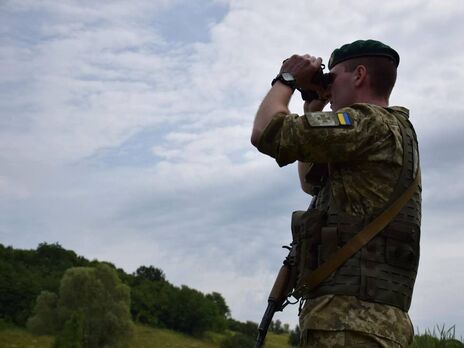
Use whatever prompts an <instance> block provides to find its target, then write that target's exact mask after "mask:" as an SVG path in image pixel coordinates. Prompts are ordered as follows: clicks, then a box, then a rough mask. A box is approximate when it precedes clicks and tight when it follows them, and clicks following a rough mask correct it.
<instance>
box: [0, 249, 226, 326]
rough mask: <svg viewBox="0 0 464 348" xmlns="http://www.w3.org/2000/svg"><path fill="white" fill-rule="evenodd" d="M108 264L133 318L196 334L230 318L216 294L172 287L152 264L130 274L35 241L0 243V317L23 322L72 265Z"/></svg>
mask: <svg viewBox="0 0 464 348" xmlns="http://www.w3.org/2000/svg"><path fill="white" fill-rule="evenodd" d="M100 264H106V265H109V266H110V267H112V268H113V269H114V270H115V271H116V272H117V275H118V276H119V278H120V279H121V281H122V282H123V283H124V284H126V285H127V286H128V287H129V288H130V313H131V315H132V318H133V320H134V321H136V322H139V323H143V324H147V325H150V326H155V327H162V328H169V329H173V330H177V331H181V332H185V333H188V334H194V335H201V334H202V333H203V332H205V331H207V330H213V331H214V330H222V329H224V328H226V326H227V325H228V323H229V322H230V321H231V318H230V311H229V308H228V306H227V304H226V301H225V300H224V298H223V297H222V296H221V294H219V293H217V292H213V293H211V294H203V293H201V292H200V291H197V290H195V289H192V288H189V287H187V286H181V287H176V286H174V285H172V284H171V283H169V282H168V281H167V280H166V278H165V275H164V273H163V272H162V271H161V270H160V269H158V268H155V267H153V266H148V267H147V266H141V267H139V268H138V269H137V271H136V272H134V273H133V274H128V273H126V272H124V270H122V269H118V268H116V267H114V265H112V264H109V263H107V262H99V261H96V260H93V261H89V260H87V259H85V258H84V257H82V256H78V255H76V253H75V252H73V251H71V250H66V249H64V248H62V247H61V246H60V245H59V244H47V243H42V244H40V245H39V246H38V247H37V249H36V250H19V249H14V248H12V247H6V246H4V245H2V244H0V318H1V319H3V320H4V321H6V322H11V323H13V324H15V325H18V326H25V325H26V323H27V320H28V318H30V317H31V316H32V315H33V309H34V306H35V304H36V300H37V297H38V296H39V295H40V293H41V292H43V291H47V292H49V293H54V294H58V293H59V287H60V282H61V279H62V277H63V275H64V273H65V271H66V270H68V269H69V268H72V267H97V266H98V265H100Z"/></svg>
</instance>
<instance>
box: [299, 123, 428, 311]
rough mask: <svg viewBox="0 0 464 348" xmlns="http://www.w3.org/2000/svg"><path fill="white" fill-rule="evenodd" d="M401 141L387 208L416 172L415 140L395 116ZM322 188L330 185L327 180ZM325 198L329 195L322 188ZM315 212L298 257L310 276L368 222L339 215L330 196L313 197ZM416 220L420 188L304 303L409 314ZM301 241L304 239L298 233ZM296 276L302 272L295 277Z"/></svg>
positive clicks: (415, 265)
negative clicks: (315, 223) (351, 300)
mask: <svg viewBox="0 0 464 348" xmlns="http://www.w3.org/2000/svg"><path fill="white" fill-rule="evenodd" d="M397 118H398V121H399V123H400V129H401V135H402V138H403V167H402V170H401V174H400V177H399V180H398V182H397V184H396V187H395V189H394V191H393V194H392V195H391V198H390V201H389V202H388V203H387V204H386V206H385V207H388V206H389V205H390V204H391V202H393V201H394V200H395V199H397V198H398V197H399V196H400V195H401V194H402V193H403V192H404V191H405V190H406V189H407V188H408V187H409V185H411V183H412V182H413V181H414V179H415V175H416V174H417V169H418V166H419V156H418V145H417V138H416V134H415V132H414V129H413V127H412V125H411V124H410V122H409V120H408V119H407V117H403V116H397ZM325 185H330V176H329V179H328V181H327V182H326V184H325ZM324 188H325V189H324V192H331V190H330V187H329V189H327V187H324ZM316 207H317V209H318V210H319V211H322V212H324V213H323V214H321V215H322V216H323V218H322V222H321V228H320V229H319V230H318V232H316V235H314V234H313V235H307V234H306V237H304V238H303V239H304V242H303V244H304V246H303V249H304V251H303V250H301V252H304V253H305V254H306V255H305V256H304V257H303V258H304V259H305V261H304V263H305V267H309V269H311V270H314V269H316V268H318V267H319V266H320V265H321V264H323V263H324V262H325V261H326V260H327V258H328V257H329V256H330V255H331V254H332V253H333V252H334V251H336V250H337V248H339V247H342V246H343V245H344V244H346V243H347V242H348V241H349V240H350V239H351V238H352V237H353V236H354V235H356V234H357V233H358V232H359V231H361V229H362V228H363V227H364V226H365V225H367V224H368V223H369V222H370V221H372V220H373V219H374V218H375V217H376V216H377V215H379V213H381V211H380V212H378V213H375V214H372V216H363V217H358V216H350V215H347V214H344V213H341V212H340V211H338V208H337V206H336V203H335V202H334V200H333V198H332V196H331V194H329V195H326V196H325V197H318V201H317V204H316ZM420 220H421V187H420V185H419V186H418V188H417V189H416V191H415V193H414V195H413V197H412V198H411V199H410V200H409V201H408V202H407V203H406V204H405V205H404V206H403V208H402V209H401V211H400V213H399V214H398V215H397V216H396V217H395V218H394V219H393V220H392V221H391V222H390V223H389V224H388V226H387V227H386V228H384V229H383V230H382V231H381V232H380V233H379V234H377V236H376V237H374V238H373V239H372V240H371V241H370V242H369V243H367V244H366V245H365V246H364V247H363V248H362V249H361V250H360V251H358V252H357V253H356V254H355V255H354V256H353V257H351V258H350V259H348V260H347V261H346V262H345V263H344V264H343V265H342V266H340V267H339V268H338V269H337V271H335V272H334V273H332V275H331V276H330V277H329V278H327V279H326V280H325V281H324V282H322V283H321V284H320V285H319V286H318V287H316V288H315V289H314V290H312V291H310V292H308V293H306V294H305V296H304V297H305V298H309V299H310V298H315V297H319V296H322V295H328V294H336V295H351V296H356V297H357V298H359V299H361V300H365V301H370V302H378V303H382V304H387V305H392V306H396V307H398V308H401V309H402V310H404V311H408V310H409V307H410V305H411V297H412V292H413V287H414V282H415V279H416V275H417V268H418V264H419V239H420ZM303 235H304V233H303ZM299 276H301V269H300V275H299Z"/></svg>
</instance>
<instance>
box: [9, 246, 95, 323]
mask: <svg viewBox="0 0 464 348" xmlns="http://www.w3.org/2000/svg"><path fill="white" fill-rule="evenodd" d="M87 264H88V261H87V260H85V259H84V258H82V257H79V256H77V255H76V254H75V253H74V252H73V251H69V250H65V249H63V248H62V247H61V246H60V245H59V244H57V243H55V244H46V243H42V244H39V246H38V247H37V250H18V249H13V248H12V247H5V246H3V245H2V244H0V308H1V311H0V318H3V319H4V320H6V321H8V322H11V323H14V324H16V325H20V326H23V325H25V324H26V320H27V318H29V317H30V315H31V313H32V310H33V308H34V303H35V300H36V298H37V296H38V295H39V294H40V293H41V291H43V290H48V291H51V292H54V293H57V292H58V287H59V283H60V279H61V277H62V276H63V274H64V272H65V271H66V269H68V268H69V267H73V266H85V265H87Z"/></svg>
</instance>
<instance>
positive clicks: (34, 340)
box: [0, 325, 464, 348]
mask: <svg viewBox="0 0 464 348" xmlns="http://www.w3.org/2000/svg"><path fill="white" fill-rule="evenodd" d="M135 333H136V334H135V338H134V340H133V341H132V343H131V345H130V348H219V342H221V340H222V339H224V337H225V334H218V333H209V334H207V335H206V336H205V337H204V338H203V339H198V338H193V337H191V336H188V335H184V334H181V333H179V332H175V331H171V330H165V329H154V328H151V327H148V326H142V325H136V330H135ZM287 340H288V336H287V335H276V334H274V333H268V335H267V342H266V345H265V348H290V346H289V345H288V343H287ZM53 341H54V338H53V337H50V336H35V335H32V334H31V333H29V332H28V331H27V330H25V329H22V328H16V327H7V328H2V329H0V348H51V347H52V344H53ZM429 347H430V348H438V347H440V348H441V347H443V348H462V347H464V344H463V343H462V342H460V341H458V340H455V339H454V335H451V334H450V332H449V331H444V330H442V331H441V332H435V331H434V332H427V333H425V334H423V335H421V336H416V338H415V342H414V345H413V348H429Z"/></svg>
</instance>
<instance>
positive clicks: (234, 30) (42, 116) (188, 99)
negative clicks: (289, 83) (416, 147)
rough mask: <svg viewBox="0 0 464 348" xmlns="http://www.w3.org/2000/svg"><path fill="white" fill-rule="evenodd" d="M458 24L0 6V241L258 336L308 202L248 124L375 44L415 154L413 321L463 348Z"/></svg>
mask: <svg viewBox="0 0 464 348" xmlns="http://www.w3.org/2000/svg"><path fill="white" fill-rule="evenodd" d="M462 18H464V2H462V1H461V0H447V1H438V0H437V1H426V0H420V1H418V0H411V1H407V2H406V1H403V0H390V1H388V2H373V1H367V0H356V1H335V0H332V1H327V0H325V1H319V0H313V1H306V0H293V1H285V0H256V1H245V0H218V1H208V0H195V1H192V0H169V1H168V0H147V1H142V0H140V1H138V0H134V1H109V0H104V1H103V0H102V1H84V0H83V1H67V0H63V1H55V0H43V1H38V0H14V1H8V0H0V40H1V45H0V242H1V243H3V244H5V245H12V246H14V247H16V248H36V246H37V244H38V243H40V242H48V243H54V242H58V243H60V244H61V245H62V246H63V247H65V248H68V249H73V250H75V251H76V252H77V253H78V254H80V255H83V256H85V257H87V258H90V259H93V258H97V259H99V260H107V261H111V262H113V263H114V264H116V265H117V266H118V267H122V268H124V270H126V271H127V272H133V271H134V270H135V269H136V268H137V267H138V266H140V265H154V266H156V267H159V268H161V269H162V270H163V271H164V272H165V273H166V275H167V278H168V280H169V281H171V282H172V283H174V284H176V285H181V284H186V285H188V286H190V287H194V288H196V289H199V290H201V291H204V292H211V291H218V292H220V293H222V294H223V295H224V297H225V298H226V301H227V303H228V304H229V306H230V307H231V310H232V316H233V317H234V318H236V319H239V320H253V321H256V322H257V321H259V320H260V317H261V315H262V312H263V310H264V308H265V305H266V300H267V295H268V291H269V289H270V287H271V286H272V283H273V279H274V276H275V273H276V272H277V270H278V269H279V268H280V265H281V261H282V259H283V258H284V256H285V254H286V253H285V251H284V250H283V249H281V245H283V244H287V243H288V242H289V241H290V231H289V225H290V214H291V212H292V211H293V210H302V209H305V208H306V207H307V205H308V203H309V199H310V196H308V195H306V194H305V193H303V192H302V191H301V190H300V189H299V184H298V179H297V172H296V166H295V165H289V166H287V167H285V168H282V169H280V168H279V167H278V166H277V164H276V163H275V162H274V161H273V160H272V159H271V158H268V157H265V156H264V155H261V154H260V153H258V152H257V150H255V149H254V148H253V147H252V146H251V144H250V142H249V136H250V130H251V124H252V121H253V118H254V114H255V112H256V109H257V107H258V105H259V103H260V101H261V99H262V97H263V96H264V94H265V93H266V92H267V90H268V88H269V84H270V81H271V80H272V78H273V77H274V76H275V75H276V73H277V72H278V70H279V68H280V63H281V62H282V60H283V59H284V58H286V57H288V56H290V55H291V54H293V53H299V54H303V53H310V54H313V55H318V56H321V57H323V58H325V61H327V59H328V57H329V55H330V53H331V51H332V50H333V49H334V48H336V47H339V46H341V45H342V44H344V43H347V42H351V41H354V40H357V39H368V38H374V39H378V40H382V41H384V42H385V43H387V44H389V45H391V46H392V47H394V48H395V49H396V50H397V51H398V52H399V53H400V56H401V63H400V66H399V78H398V81H397V86H396V88H395V90H394V92H393V95H392V98H391V100H390V101H391V104H393V105H404V106H407V107H409V108H410V109H411V120H412V121H413V123H414V124H415V126H416V130H417V133H418V136H419V142H420V146H421V160H422V171H423V186H424V191H423V200H424V202H423V221H422V250H421V263H420V271H419V275H418V278H417V283H416V288H415V295H414V300H413V304H412V308H411V311H410V313H411V317H412V319H413V322H414V325H415V327H416V328H417V327H419V329H420V330H422V331H423V330H424V329H425V328H433V327H434V326H435V325H437V324H438V325H442V324H445V325H446V326H447V327H449V326H451V325H453V324H455V325H456V332H457V333H458V335H462V336H464V310H463V308H464V296H463V294H462V289H464V275H463V274H464V273H463V271H462V270H463V269H464V253H463V251H462V249H463V248H464V235H463V233H462V230H463V224H464V221H463V220H464V219H463V218H462V215H461V212H462V210H463V208H464V204H463V202H462V199H461V197H462V196H463V194H464V181H463V173H464V164H463V160H464V154H463V151H462V147H463V145H464V138H463V134H464V120H463V117H464V104H463V103H462V101H461V93H462V90H463V86H464V83H463V82H462V81H464V70H463V68H462V67H463V66H464V52H463V50H462V48H463V45H464V41H463V38H462V35H463V32H464V24H463V21H462ZM291 110H292V111H294V112H301V111H302V105H301V102H300V100H299V96H295V98H294V100H292V103H291ZM276 318H278V319H280V320H282V321H284V322H287V323H290V324H291V326H294V325H295V324H296V323H297V315H296V309H294V308H293V309H287V310H286V311H285V313H283V314H281V313H280V314H278V315H277V316H276Z"/></svg>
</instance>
